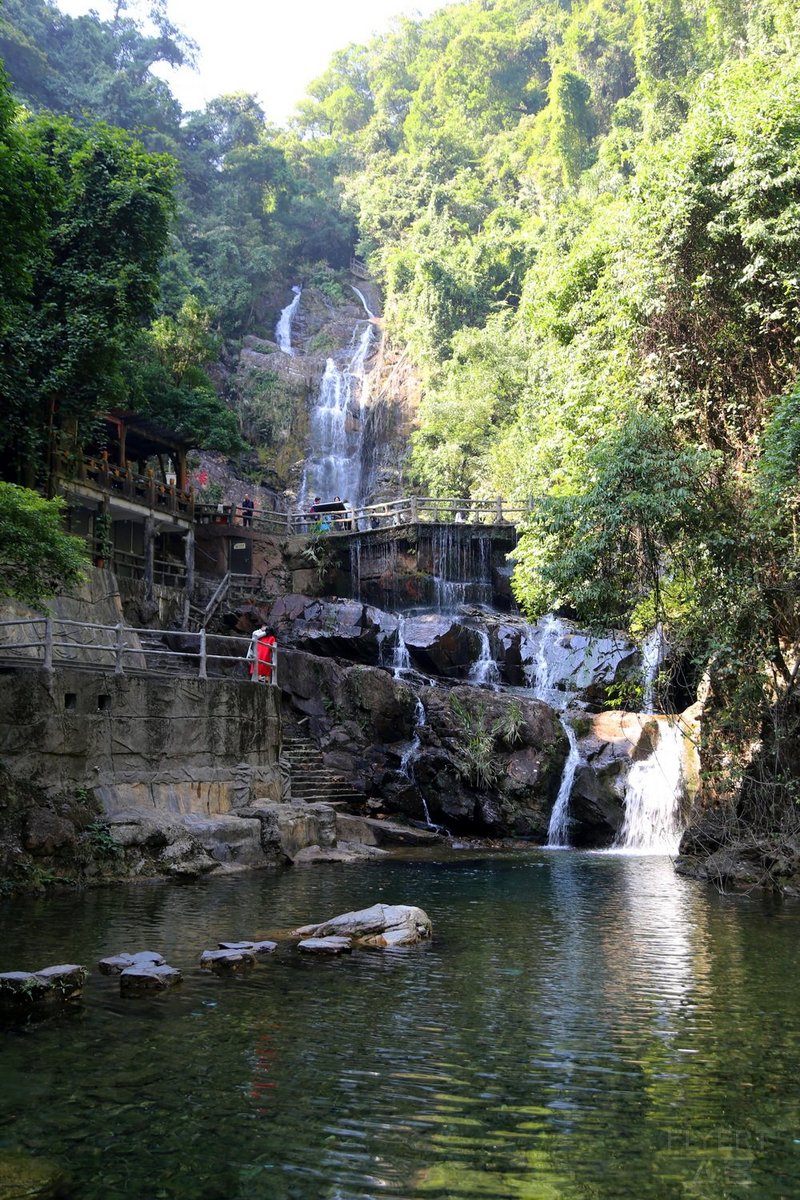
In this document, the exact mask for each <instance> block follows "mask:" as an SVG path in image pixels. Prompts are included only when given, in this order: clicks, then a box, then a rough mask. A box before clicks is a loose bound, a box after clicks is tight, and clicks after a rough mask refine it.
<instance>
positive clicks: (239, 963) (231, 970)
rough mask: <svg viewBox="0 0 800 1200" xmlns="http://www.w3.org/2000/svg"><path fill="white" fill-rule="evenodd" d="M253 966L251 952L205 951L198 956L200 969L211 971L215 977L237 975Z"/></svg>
mask: <svg viewBox="0 0 800 1200" xmlns="http://www.w3.org/2000/svg"><path fill="white" fill-rule="evenodd" d="M255 965H256V956H255V954H253V952H252V950H205V951H204V952H203V953H202V954H201V956H200V967H201V969H202V970H203V971H213V972H214V974H215V975H238V974H240V973H241V972H243V971H250V970H251V969H252V968H253V967H254V966H255Z"/></svg>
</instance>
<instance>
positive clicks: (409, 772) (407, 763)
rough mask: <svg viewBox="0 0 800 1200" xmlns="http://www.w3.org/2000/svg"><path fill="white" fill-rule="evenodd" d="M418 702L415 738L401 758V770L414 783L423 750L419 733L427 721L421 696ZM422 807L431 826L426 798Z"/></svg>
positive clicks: (417, 698) (415, 717) (417, 699)
mask: <svg viewBox="0 0 800 1200" xmlns="http://www.w3.org/2000/svg"><path fill="white" fill-rule="evenodd" d="M416 701H417V707H416V710H415V712H414V736H413V737H412V739H411V741H410V742H409V743H408V745H407V746H406V748H405V750H404V751H403V753H402V756H401V758H400V770H401V771H402V772H403V774H404V775H405V776H406V778H407V779H410V780H412V781H413V779H414V763H415V762H416V761H417V759H418V758H419V752H420V750H421V749H422V739H421V738H420V736H419V731H420V729H422V727H423V726H424V724H425V720H426V714H425V705H424V704H423V703H422V701H421V700H420V698H419V696H417V697H416ZM422 806H423V808H424V809H425V818H426V820H427V822H428V824H429V825H430V823H431V818H430V813H429V812H428V806H427V804H426V803H425V800H424V798H423V801H422Z"/></svg>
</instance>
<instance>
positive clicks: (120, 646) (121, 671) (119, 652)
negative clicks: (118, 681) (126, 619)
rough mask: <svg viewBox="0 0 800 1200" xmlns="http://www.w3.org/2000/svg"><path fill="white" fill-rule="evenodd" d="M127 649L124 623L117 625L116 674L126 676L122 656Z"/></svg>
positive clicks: (115, 647) (115, 646)
mask: <svg viewBox="0 0 800 1200" xmlns="http://www.w3.org/2000/svg"><path fill="white" fill-rule="evenodd" d="M124 649H125V641H124V639H123V636H122V622H121V621H120V622H118V623H117V640H116V643H115V645H114V674H115V675H124V674H125V671H124V669H123V666H122V654H123V651H124Z"/></svg>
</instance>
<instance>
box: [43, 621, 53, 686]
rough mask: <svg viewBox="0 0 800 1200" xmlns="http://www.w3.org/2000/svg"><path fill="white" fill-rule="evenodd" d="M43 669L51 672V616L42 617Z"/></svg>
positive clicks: (50, 673)
mask: <svg viewBox="0 0 800 1200" xmlns="http://www.w3.org/2000/svg"><path fill="white" fill-rule="evenodd" d="M44 669H45V671H47V673H48V674H49V675H52V673H53V618H52V617H45V619H44Z"/></svg>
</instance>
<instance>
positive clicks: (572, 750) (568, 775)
mask: <svg viewBox="0 0 800 1200" xmlns="http://www.w3.org/2000/svg"><path fill="white" fill-rule="evenodd" d="M561 724H562V726H563V729H564V732H565V733H566V735H567V740H568V741H569V754H568V755H567V761H566V762H565V763H564V773H563V775H562V776H561V783H560V785H559V789H558V795H557V796H556V802H555V804H554V805H553V811H552V813H551V814H550V824H549V825H548V827H547V846H548V849H550V850H566V849H568V848H569V801H570V797H571V795H572V785H573V783H574V782H575V772H576V771H577V769H578V764H579V763H580V761H581V755H580V751H579V749H578V736H577V734H576V733H575V730H574V729H573V727H572V723H571V722H570V721H569V720H568V719H567V718H566V717H562V718H561Z"/></svg>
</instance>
